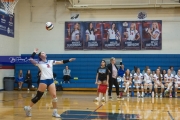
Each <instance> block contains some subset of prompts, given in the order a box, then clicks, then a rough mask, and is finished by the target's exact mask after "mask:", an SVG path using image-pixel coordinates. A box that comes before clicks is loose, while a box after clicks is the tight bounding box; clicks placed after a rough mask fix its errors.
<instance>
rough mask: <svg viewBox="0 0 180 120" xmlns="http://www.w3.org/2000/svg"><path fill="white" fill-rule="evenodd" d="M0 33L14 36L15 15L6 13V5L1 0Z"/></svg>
mask: <svg viewBox="0 0 180 120" xmlns="http://www.w3.org/2000/svg"><path fill="white" fill-rule="evenodd" d="M0 34H1V35H5V36H9V37H14V16H13V15H9V14H6V12H5V9H4V5H3V4H2V2H1V1H0Z"/></svg>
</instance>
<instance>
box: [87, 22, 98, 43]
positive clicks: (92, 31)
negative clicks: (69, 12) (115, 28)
mask: <svg viewBox="0 0 180 120" xmlns="http://www.w3.org/2000/svg"><path fill="white" fill-rule="evenodd" d="M96 31H97V30H96V29H94V28H93V24H92V22H90V23H89V24H88V29H87V30H86V41H95V32H96Z"/></svg>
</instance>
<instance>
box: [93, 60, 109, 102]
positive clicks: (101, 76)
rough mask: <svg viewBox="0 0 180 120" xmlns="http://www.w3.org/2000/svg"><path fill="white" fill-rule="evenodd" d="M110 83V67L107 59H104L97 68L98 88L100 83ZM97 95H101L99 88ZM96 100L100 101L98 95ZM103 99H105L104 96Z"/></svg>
mask: <svg viewBox="0 0 180 120" xmlns="http://www.w3.org/2000/svg"><path fill="white" fill-rule="evenodd" d="M108 83H109V72H108V68H107V67H106V61H105V60H102V61H101V66H100V67H99V68H98V69H97V75H96V84H98V89H99V85H100V84H103V85H108ZM97 96H99V93H98V90H97ZM103 96H104V95H103ZM95 100H96V101H98V100H99V97H97V98H96V99H95ZM102 100H104V97H103V99H102Z"/></svg>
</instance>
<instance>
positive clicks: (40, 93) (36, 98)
mask: <svg viewBox="0 0 180 120" xmlns="http://www.w3.org/2000/svg"><path fill="white" fill-rule="evenodd" d="M43 94H44V92H40V91H37V94H36V96H35V97H34V98H33V99H32V100H31V101H32V102H33V103H34V104H35V103H37V102H38V101H39V100H40V99H41V97H42V96H43Z"/></svg>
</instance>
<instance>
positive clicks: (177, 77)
mask: <svg viewBox="0 0 180 120" xmlns="http://www.w3.org/2000/svg"><path fill="white" fill-rule="evenodd" d="M175 83H179V84H180V76H179V75H175Z"/></svg>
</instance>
